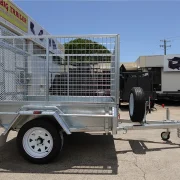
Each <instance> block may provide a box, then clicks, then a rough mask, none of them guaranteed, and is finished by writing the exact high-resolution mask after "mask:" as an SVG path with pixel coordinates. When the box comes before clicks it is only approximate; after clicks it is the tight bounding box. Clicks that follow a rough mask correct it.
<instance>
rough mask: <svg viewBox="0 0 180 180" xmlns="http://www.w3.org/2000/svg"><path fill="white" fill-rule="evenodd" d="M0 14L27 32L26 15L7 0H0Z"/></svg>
mask: <svg viewBox="0 0 180 180" xmlns="http://www.w3.org/2000/svg"><path fill="white" fill-rule="evenodd" d="M0 16H1V17H2V18H3V19H5V20H6V21H8V22H10V23H11V24H13V25H15V26H16V27H18V28H19V29H21V30H22V31H24V32H26V33H27V32H28V17H27V15H25V14H24V13H23V12H22V11H21V10H20V9H19V8H17V7H16V6H15V5H14V4H13V3H11V2H10V1H9V0H0Z"/></svg>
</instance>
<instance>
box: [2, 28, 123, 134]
mask: <svg viewBox="0 0 180 180" xmlns="http://www.w3.org/2000/svg"><path fill="white" fill-rule="evenodd" d="M2 31H3V30H2V29H1V32H2ZM1 34H2V35H4V34H3V33H1ZM7 35H9V34H7ZM7 35H6V34H5V36H0V119H1V124H2V125H3V126H4V127H6V129H8V130H10V129H18V128H20V127H21V124H23V121H24V122H25V121H26V118H27V117H25V114H23V118H24V120H23V121H22V120H21V124H18V123H16V122H14V121H16V120H19V117H18V118H17V116H19V114H20V113H19V112H22V109H23V110H24V106H29V105H31V106H33V107H34V108H33V109H34V110H36V106H38V108H41V109H43V108H44V107H45V106H46V107H50V106H55V107H57V108H58V110H59V111H60V112H62V113H59V116H60V117H61V119H63V121H64V122H65V123H66V124H67V126H68V128H69V129H70V130H71V131H78V129H79V130H80V131H87V130H103V131H104V130H105V131H106V132H107V131H109V130H113V132H114V133H115V132H116V128H117V111H118V108H117V107H118V103H119V60H120V59H119V35H78V36H49V35H48V36H11V35H10V36H7ZM44 111H46V114H47V111H48V108H47V109H46V108H45V109H44ZM25 112H26V113H27V116H28V112H27V111H25ZM21 115H22V114H21ZM30 119H31V118H30ZM19 121H20V120H19Z"/></svg>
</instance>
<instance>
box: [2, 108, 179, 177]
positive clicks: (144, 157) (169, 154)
mask: <svg viewBox="0 0 180 180" xmlns="http://www.w3.org/2000/svg"><path fill="white" fill-rule="evenodd" d="M156 108H157V110H154V111H153V112H152V114H149V115H148V119H154V120H160V119H162V118H164V117H165V110H164V109H162V108H161V107H160V106H156ZM170 109H171V112H172V115H171V118H173V119H178V118H179V117H180V107H178V106H176V107H175V106H170ZM163 116H164V117H163ZM121 118H129V116H128V112H127V108H126V106H125V107H124V108H122V110H121ZM161 132H162V130H148V131H129V132H128V133H127V134H122V133H120V134H118V135H115V136H111V135H108V136H105V135H102V134H74V135H72V136H70V137H67V138H66V143H65V146H64V149H63V152H62V153H61V155H60V156H59V157H58V158H57V159H56V161H55V162H53V163H51V164H46V165H34V164H30V163H28V162H26V161H25V160H24V159H23V158H22V157H21V156H20V155H19V153H18V152H17V148H16V138H15V136H16V133H15V132H11V133H10V134H9V137H8V142H7V143H6V145H5V146H4V147H2V148H0V180H7V179H13V180H16V179H17V180H21V179H26V180H30V179H33V180H35V179H36V180H41V179H42V180H49V179H58V180H59V179H67V180H70V179H73V180H75V179H78V180H81V179H83V180H86V179H97V180H101V179H107V180H114V179H117V180H121V179H123V180H133V179H134V180H161V179H163V180H179V179H180V139H179V138H178V137H177V135H176V130H173V131H172V132H171V139H170V141H169V142H163V141H162V140H161V137H160V133H161Z"/></svg>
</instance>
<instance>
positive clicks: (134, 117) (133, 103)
mask: <svg viewBox="0 0 180 180" xmlns="http://www.w3.org/2000/svg"><path fill="white" fill-rule="evenodd" d="M145 102H146V101H145V94H144V91H143V89H142V88H140V87H133V88H132V89H131V91H130V96H129V115H130V118H131V121H132V122H142V121H143V118H144V114H145Z"/></svg>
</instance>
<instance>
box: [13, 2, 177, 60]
mask: <svg viewBox="0 0 180 180" xmlns="http://www.w3.org/2000/svg"><path fill="white" fill-rule="evenodd" d="M14 2H15V4H17V5H18V6H19V7H20V8H21V9H22V10H23V11H24V12H25V13H27V14H28V15H29V16H31V17H32V18H33V19H34V20H35V21H36V22H38V23H39V24H40V25H41V26H42V27H43V28H45V29H46V30H47V31H48V32H49V33H50V34H52V35H79V34H120V61H121V62H133V61H135V60H136V59H137V58H138V57H139V56H143V55H156V54H157V55H160V54H163V53H164V51H163V49H162V48H160V44H162V42H160V40H161V39H164V38H166V39H167V40H171V42H169V43H168V45H171V47H170V48H168V50H167V54H180V18H179V17H180V13H179V12H180V2H178V1H87V0H84V1H77V0H74V1H52V0H51V1H42V0H41V1H34V0H32V1H27V0H24V1H14Z"/></svg>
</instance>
